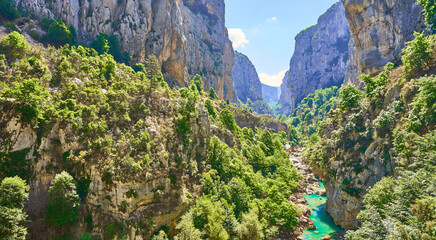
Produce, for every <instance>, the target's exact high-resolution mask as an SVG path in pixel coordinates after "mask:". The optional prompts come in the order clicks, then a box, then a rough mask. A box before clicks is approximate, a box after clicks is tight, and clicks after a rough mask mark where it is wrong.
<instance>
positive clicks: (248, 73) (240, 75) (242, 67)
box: [232, 52, 262, 103]
mask: <svg viewBox="0 0 436 240" xmlns="http://www.w3.org/2000/svg"><path fill="white" fill-rule="evenodd" d="M234 56H235V59H234V60H235V61H234V62H235V65H233V71H232V72H233V84H234V87H235V90H236V92H237V96H238V98H239V100H241V101H242V102H244V103H246V102H247V100H248V99H250V100H251V101H252V102H255V101H257V100H262V85H261V83H260V79H259V75H258V74H257V71H256V68H255V67H254V65H253V64H252V63H251V61H250V59H248V57H247V56H245V55H244V54H242V53H239V52H235V54H234Z"/></svg>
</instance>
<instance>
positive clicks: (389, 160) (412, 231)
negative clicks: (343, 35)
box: [305, 34, 436, 240]
mask: <svg viewBox="0 0 436 240" xmlns="http://www.w3.org/2000/svg"><path fill="white" fill-rule="evenodd" d="M433 47H434V40H433V36H430V37H425V36H424V35H423V34H415V40H413V41H411V42H408V44H407V47H406V48H405V49H404V50H403V57H402V61H403V66H400V67H399V68H397V69H394V65H393V64H391V63H389V64H387V65H386V67H385V69H384V71H382V72H381V73H379V74H378V75H377V76H374V77H371V76H369V75H362V76H360V79H361V80H362V81H363V82H364V83H365V91H361V90H359V89H357V88H356V87H354V86H352V85H347V86H343V87H341V89H339V95H338V99H337V108H336V109H334V110H331V111H330V116H331V118H329V119H325V120H324V121H323V123H322V124H321V125H320V126H319V131H318V132H319V134H320V137H319V138H317V139H314V140H315V141H313V142H311V143H312V144H310V145H308V147H309V148H308V150H307V151H306V152H305V156H306V157H307V158H308V159H309V160H310V162H311V163H312V166H316V167H319V168H323V169H325V170H326V174H325V176H324V178H325V180H326V181H332V182H336V183H338V182H339V183H340V184H341V187H342V191H343V192H344V193H343V194H347V195H349V196H351V197H355V198H364V200H363V203H364V207H363V210H362V211H361V212H360V214H359V215H358V219H359V221H360V222H361V226H360V228H359V229H358V230H356V231H349V232H348V233H347V235H346V238H347V239H350V240H351V239H356V240H357V239H359V240H360V239H362V240H363V239H380V240H381V239H434V238H435V237H436V219H435V216H436V212H435V210H436V204H435V203H436V201H435V196H436V195H435V186H436V178H435V175H434V172H435V170H436V169H435V166H436V162H435V159H436V148H435V146H436V142H435V141H436V130H435V125H436V112H435V109H436V95H435V93H436V79H435V77H434V76H425V77H421V78H416V77H417V76H420V75H421V76H422V75H424V73H426V72H428V70H431V69H432V68H434V67H435V66H434V63H433V61H432V59H433ZM375 146H376V148H377V150H375ZM376 164H381V165H376ZM333 165H334V166H333ZM374 165H375V166H378V167H377V168H380V169H385V170H383V171H385V172H386V174H394V172H395V176H396V177H395V178H394V177H384V178H382V177H383V176H380V177H379V179H378V180H380V181H379V182H378V183H376V184H375V185H374V186H372V187H370V188H367V186H368V185H365V184H366V183H364V182H362V181H361V175H365V174H366V173H367V172H369V173H371V171H372V170H371V168H372V167H373V166H374ZM394 169H395V170H394ZM359 174H361V175H359ZM378 180H377V181H378Z"/></svg>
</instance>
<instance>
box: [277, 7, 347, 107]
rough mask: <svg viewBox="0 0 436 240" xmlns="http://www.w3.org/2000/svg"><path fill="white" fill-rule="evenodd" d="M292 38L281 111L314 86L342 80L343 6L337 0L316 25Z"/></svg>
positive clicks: (344, 52)
mask: <svg viewBox="0 0 436 240" xmlns="http://www.w3.org/2000/svg"><path fill="white" fill-rule="evenodd" d="M295 41H296V43H295V51H294V55H293V56H292V59H291V62H290V69H289V72H288V73H287V74H286V75H285V78H284V80H283V85H282V96H281V97H280V103H281V105H282V106H283V109H282V111H283V112H284V113H289V110H290V109H291V108H292V107H293V106H294V105H295V104H296V103H298V102H300V101H301V100H302V99H303V98H304V97H306V96H307V95H308V94H310V93H313V92H314V91H315V90H316V89H320V88H326V87H331V86H335V85H336V86H338V85H341V84H342V83H343V81H344V76H345V71H346V64H347V61H348V58H349V56H348V55H349V53H348V51H349V49H348V44H349V41H350V31H349V28H348V21H347V18H346V17H345V9H344V6H343V5H342V4H341V3H340V2H338V3H336V4H334V5H333V6H332V7H331V8H330V9H329V10H327V12H326V13H325V14H324V15H322V16H321V17H320V18H319V19H318V24H317V25H315V26H313V27H310V28H308V29H306V30H303V31H302V32H300V33H299V34H298V35H297V36H296V37H295ZM286 88H287V89H288V90H287V89H286Z"/></svg>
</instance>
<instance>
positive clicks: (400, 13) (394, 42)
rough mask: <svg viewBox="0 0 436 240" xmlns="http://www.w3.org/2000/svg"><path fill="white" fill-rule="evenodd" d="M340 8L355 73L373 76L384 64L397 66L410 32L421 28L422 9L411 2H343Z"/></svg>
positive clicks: (375, 0) (422, 25) (367, 0)
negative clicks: (348, 33)
mask: <svg viewBox="0 0 436 240" xmlns="http://www.w3.org/2000/svg"><path fill="white" fill-rule="evenodd" d="M344 5H345V14H346V16H347V19H348V22H349V24H350V30H351V32H352V33H353V39H354V43H355V50H356V59H355V64H356V65H357V68H358V72H359V73H366V74H370V75H374V74H377V73H378V72H380V71H381V70H383V67H384V65H386V63H388V62H394V63H398V62H399V60H400V57H401V49H403V48H404V46H405V43H406V42H407V41H410V40H412V39H413V38H414V37H413V32H414V31H419V32H422V31H423V30H424V29H425V26H424V24H423V22H424V19H423V17H422V14H421V12H422V7H421V6H419V5H417V3H416V1H415V0H393V1H384V0H347V1H344Z"/></svg>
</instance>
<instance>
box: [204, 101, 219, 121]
mask: <svg viewBox="0 0 436 240" xmlns="http://www.w3.org/2000/svg"><path fill="white" fill-rule="evenodd" d="M204 106H205V107H206V109H207V112H208V113H209V115H210V116H212V117H213V118H216V117H217V114H216V110H215V107H214V106H213V104H212V102H211V101H210V100H209V99H207V100H206V102H205V103H204Z"/></svg>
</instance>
